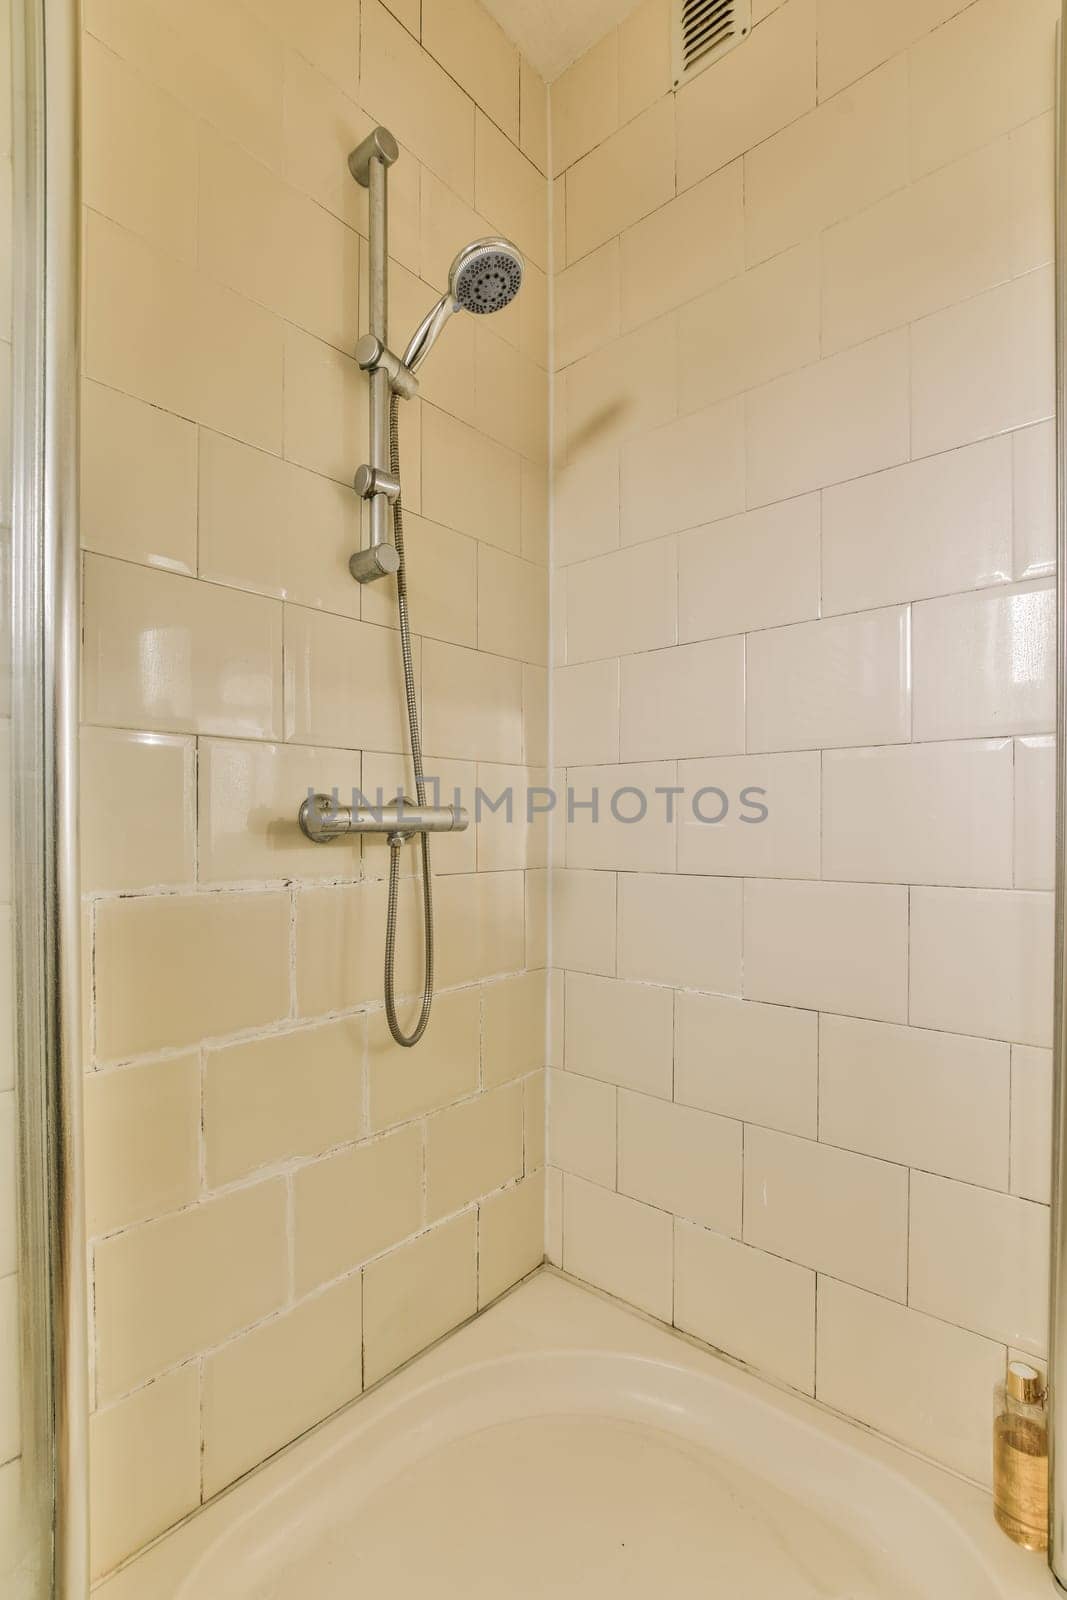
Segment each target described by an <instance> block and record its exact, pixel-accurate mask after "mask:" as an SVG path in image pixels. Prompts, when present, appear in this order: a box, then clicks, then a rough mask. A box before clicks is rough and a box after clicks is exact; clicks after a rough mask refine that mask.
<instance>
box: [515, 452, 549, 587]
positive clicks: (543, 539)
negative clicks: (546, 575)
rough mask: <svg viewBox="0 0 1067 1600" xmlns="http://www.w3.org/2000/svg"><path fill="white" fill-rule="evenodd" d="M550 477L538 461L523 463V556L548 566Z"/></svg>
mask: <svg viewBox="0 0 1067 1600" xmlns="http://www.w3.org/2000/svg"><path fill="white" fill-rule="evenodd" d="M548 497H549V474H548V471H547V469H546V468H545V467H543V466H542V465H541V464H540V463H539V462H536V461H524V462H523V463H522V487H521V496H520V498H521V508H522V509H521V519H520V520H521V524H522V554H523V556H524V557H525V559H526V560H527V561H538V562H540V564H541V565H542V566H543V567H547V566H548V533H549V498H548Z"/></svg>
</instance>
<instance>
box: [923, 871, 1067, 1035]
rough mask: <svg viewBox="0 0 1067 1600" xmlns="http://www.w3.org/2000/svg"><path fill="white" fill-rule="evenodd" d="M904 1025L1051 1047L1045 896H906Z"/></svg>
mask: <svg viewBox="0 0 1067 1600" xmlns="http://www.w3.org/2000/svg"><path fill="white" fill-rule="evenodd" d="M910 1020H911V1021H912V1023H914V1024H916V1025H917V1026H919V1027H927V1028H941V1029H946V1030H948V1031H950V1032H956V1033H968V1034H978V1035H979V1036H981V1037H983V1038H989V1039H1010V1040H1012V1041H1013V1042H1014V1043H1016V1044H1034V1045H1048V1044H1049V1043H1051V1034H1050V1029H1051V1024H1052V897H1051V895H1044V894H1006V893H1003V892H998V891H997V890H995V889H989V890H981V889H912V891H911V1011H910Z"/></svg>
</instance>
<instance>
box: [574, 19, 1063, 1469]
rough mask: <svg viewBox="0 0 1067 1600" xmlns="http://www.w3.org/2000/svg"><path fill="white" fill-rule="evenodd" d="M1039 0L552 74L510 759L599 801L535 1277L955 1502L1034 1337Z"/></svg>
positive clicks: (1043, 559) (813, 23)
mask: <svg viewBox="0 0 1067 1600" xmlns="http://www.w3.org/2000/svg"><path fill="white" fill-rule="evenodd" d="M1056 10H1057V7H1056V6H1055V4H1054V3H1052V0H974V3H972V4H962V3H961V0H908V3H906V4H898V5H888V4H886V3H885V0H818V3H816V0H785V3H783V4H781V5H774V4H773V3H771V4H768V3H766V0H764V3H762V4H760V3H759V0H757V4H756V6H755V8H754V17H755V21H756V25H755V27H754V30H753V32H752V34H751V36H750V37H749V38H748V39H747V40H746V41H745V42H744V43H743V44H742V45H741V46H740V47H739V48H738V49H736V50H735V51H734V52H733V53H731V54H730V55H729V56H727V57H726V58H724V59H723V60H722V61H721V62H719V63H718V64H716V65H714V66H713V67H712V68H711V69H710V70H708V71H706V72H705V73H703V74H702V75H700V76H698V77H696V78H695V79H693V80H692V81H691V82H690V83H688V84H686V85H685V86H684V87H683V88H681V89H680V91H679V92H677V93H676V94H675V93H673V92H672V91H671V79H670V60H669V45H668V38H669V35H668V5H667V3H666V0H645V3H644V4H642V5H640V6H639V7H638V9H637V10H636V11H635V12H634V13H633V14H632V16H631V17H630V18H629V19H628V20H627V21H625V23H624V24H623V25H622V26H620V27H619V28H618V29H617V30H615V31H614V32H612V33H610V34H609V35H608V36H607V37H606V38H604V39H603V40H602V41H601V42H600V43H599V44H598V45H596V46H595V48H593V49H592V50H591V51H590V52H589V53H588V54H587V55H586V56H585V57H583V58H582V60H580V61H579V62H578V63H577V64H576V65H575V66H574V67H573V68H571V69H570V70H569V71H568V72H567V74H566V75H565V76H564V77H563V78H562V79H561V80H560V81H559V82H558V83H557V84H555V85H554V86H553V89H552V117H553V124H552V126H553V151H554V167H555V172H556V174H557V175H558V176H557V177H556V182H555V218H556V223H555V227H556V232H555V252H556V264H557V271H558V276H557V278H556V317H555V331H556V342H555V360H556V374H557V376H556V391H555V393H556V417H557V438H556V452H557V455H556V460H557V473H556V513H555V533H554V548H553V556H554V566H555V568H557V569H558V572H557V576H556V577H555V579H554V584H555V587H554V595H553V611H554V618H555V629H554V631H555V635H556V642H555V661H556V663H557V665H556V669H555V673H554V696H555V699H554V705H555V711H554V751H553V756H554V763H555V766H556V768H557V769H559V774H560V776H561V777H565V778H566V779H567V780H569V782H570V784H571V785H572V786H573V787H574V789H575V798H576V800H578V801H579V802H580V801H583V800H588V798H589V791H590V789H591V788H592V786H594V785H598V786H599V788H600V790H601V808H602V821H601V823H600V825H599V826H594V825H592V823H591V822H590V817H589V812H588V811H586V810H579V811H576V812H575V820H574V822H573V824H572V825H571V826H569V827H567V828H566V829H561V831H560V843H559V847H558V860H559V862H560V865H559V869H558V870H557V871H556V872H555V875H554V880H553V882H554V886H553V899H554V915H553V927H554V955H553V966H554V968H556V969H558V974H557V979H555V980H554V988H553V1035H554V1037H555V1043H554V1047H553V1048H554V1067H553V1070H552V1071H551V1073H550V1094H549V1103H550V1111H549V1125H550V1164H551V1170H550V1179H551V1182H550V1185H549V1220H550V1226H549V1248H550V1251H551V1253H552V1255H553V1258H554V1259H556V1260H560V1261H562V1264H563V1266H564V1267H565V1268H566V1269H567V1270H568V1271H570V1272H572V1273H575V1274H576V1275H578V1276H579V1277H582V1278H585V1279H587V1280H588V1281H590V1282H592V1283H594V1284H597V1285H599V1286H601V1287H603V1288H604V1289H607V1290H609V1291H611V1292H612V1293H614V1294H617V1295H620V1296H622V1297H623V1298H624V1299H627V1300H630V1301H632V1302H633V1303H635V1304H636V1305H638V1306H641V1307H642V1308H644V1309H645V1310H647V1311H649V1312H651V1313H653V1314H654V1315H655V1316H657V1317H661V1318H663V1319H664V1320H665V1321H667V1322H670V1321H672V1320H673V1322H674V1323H675V1324H676V1325H677V1326H678V1327H680V1328H683V1329H685V1330H687V1331H688V1332H690V1333H693V1334H695V1335H697V1336H699V1337H700V1338H701V1339H704V1340H706V1341H708V1342H710V1343H711V1344H713V1345H715V1346H717V1347H720V1348H722V1349H724V1350H726V1351H728V1352H729V1353H730V1354H731V1355H733V1356H735V1357H737V1358H739V1359H741V1360H743V1361H745V1362H748V1363H750V1364H751V1365H753V1366H754V1367H755V1368H757V1369H758V1370H760V1371H762V1372H764V1373H767V1374H770V1375H772V1376H773V1377H774V1378H776V1379H779V1380H782V1381H784V1382H785V1383H787V1384H790V1385H792V1386H794V1387H795V1388H797V1389H799V1390H802V1391H804V1392H806V1393H809V1394H814V1395H817V1396H818V1397H819V1398H820V1399H821V1400H823V1401H825V1402H826V1403H827V1404H828V1405H830V1406H832V1407H834V1408H836V1409H838V1410H840V1411H843V1412H845V1413H848V1414H850V1415H851V1416H853V1417H857V1418H859V1419H861V1420H862V1421H864V1422H866V1423H868V1424H870V1425H872V1426H873V1427H875V1428H876V1429H880V1430H882V1431H884V1432H885V1433H887V1434H890V1435H892V1436H894V1437H896V1438H898V1439H901V1440H903V1441H905V1442H906V1443H908V1444H909V1445H912V1446H915V1447H917V1448H918V1449H920V1450H922V1451H924V1452H926V1453H928V1454H930V1455H932V1456H934V1457H936V1458H938V1459H940V1460H942V1461H944V1462H946V1463H948V1464H950V1465H951V1466H953V1467H955V1468H957V1469H959V1470H960V1471H962V1472H964V1473H966V1474H969V1475H971V1476H973V1477H975V1478H978V1479H985V1478H987V1477H988V1473H989V1445H988V1439H989V1415H990V1404H991V1393H992V1388H993V1385H994V1382H995V1380H996V1379H997V1377H998V1375H999V1374H1000V1373H1001V1371H1002V1368H1003V1363H1004V1358H1005V1350H1006V1349H1007V1348H1016V1349H1019V1350H1022V1351H1025V1352H1027V1353H1029V1354H1031V1355H1035V1356H1040V1355H1041V1354H1042V1353H1043V1351H1044V1347H1045V1319H1046V1251H1047V1235H1048V1210H1047V1201H1048V1164H1049V1083H1050V1053H1049V1048H1048V1047H1049V1043H1050V1021H1051V997H1052V896H1051V893H1050V889H1051V883H1052V876H1051V875H1052V740H1051V738H1050V734H1051V731H1052V726H1053V710H1054V664H1055V637H1054V634H1055V629H1054V614H1053V598H1054V595H1053V576H1052V575H1053V563H1054V527H1053V522H1054V518H1053V484H1052V445H1053V430H1052V424H1051V421H1050V418H1051V415H1052V407H1053V322H1052V272H1051V267H1050V262H1051V258H1052V220H1053V176H1052V152H1053V128H1052V117H1051V107H1052V103H1053V61H1054V26H1055V17H1056ZM622 786H633V787H634V788H636V789H638V790H641V791H644V792H645V794H646V795H648V796H649V799H650V813H649V819H648V820H646V821H645V822H644V823H642V824H639V825H630V826H627V825H623V824H621V823H617V822H612V821H611V820H610V813H609V801H610V797H611V795H612V793H613V792H614V791H615V790H617V789H619V788H620V787H622ZM671 786H678V787H680V788H681V789H682V790H683V791H684V793H683V794H682V796H681V797H680V798H677V799H676V803H677V820H676V821H675V822H673V823H667V822H666V821H663V820H653V818H654V817H655V818H658V819H662V818H663V816H664V812H665V805H666V797H659V798H657V797H656V796H655V795H654V793H653V791H655V790H656V789H657V788H659V789H666V788H669V787H671ZM749 787H751V788H757V789H760V790H763V791H765V795H764V797H763V799H762V804H763V805H765V806H766V808H767V813H768V814H767V817H766V820H765V821H763V822H756V821H753V820H752V818H753V816H755V815H756V814H757V813H756V812H755V810H754V809H753V808H752V807H751V806H750V807H748V808H746V807H745V806H743V805H742V804H741V798H742V791H743V790H745V789H746V788H749ZM702 788H714V789H718V790H721V791H722V793H723V796H725V797H726V798H727V799H728V802H729V811H728V812H727V814H726V816H725V819H724V820H723V821H722V822H720V823H719V824H718V825H715V826H712V825H705V824H701V823H698V822H696V821H695V820H694V818H693V812H692V808H691V796H692V794H693V792H694V791H696V790H699V789H702ZM756 798H757V799H759V797H758V796H757V797H756ZM750 799H751V797H750ZM639 804H640V802H639V800H637V799H636V798H635V797H634V796H633V795H630V796H628V797H626V798H624V800H623V801H622V804H621V806H620V810H622V811H624V812H625V814H627V815H633V814H634V813H635V811H636V809H637V807H638V806H639ZM700 804H701V810H702V812H703V814H704V815H705V816H711V817H715V816H717V815H719V814H720V811H721V808H722V804H723V802H722V799H721V798H719V797H717V796H705V797H704V798H703V800H702V801H701V802H700ZM603 818H607V820H606V821H605V820H603ZM746 819H747V820H746Z"/></svg>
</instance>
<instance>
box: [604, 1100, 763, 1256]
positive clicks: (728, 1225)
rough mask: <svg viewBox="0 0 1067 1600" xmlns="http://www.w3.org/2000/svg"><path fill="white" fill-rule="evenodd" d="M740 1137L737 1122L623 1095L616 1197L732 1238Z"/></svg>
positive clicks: (737, 1211)
mask: <svg viewBox="0 0 1067 1600" xmlns="http://www.w3.org/2000/svg"><path fill="white" fill-rule="evenodd" d="M743 1131H744V1130H743V1129H742V1126H741V1124H740V1123H739V1122H728V1121H726V1119H725V1118H723V1117H715V1116H711V1115H709V1113H708V1112H706V1111H696V1110H693V1109H692V1108H691V1107H689V1106H679V1105H671V1104H670V1103H669V1102H667V1101H664V1100H654V1099H650V1098H649V1097H648V1096H647V1095H642V1094H632V1093H631V1092H630V1091H628V1090H623V1091H621V1092H620V1094H619V1178H618V1184H619V1193H620V1194H628V1195H630V1196H631V1197H632V1198H633V1199H635V1200H643V1201H645V1202H646V1203H647V1204H648V1205H653V1206H656V1207H658V1209H659V1210H661V1211H669V1212H671V1214H672V1215H673V1216H676V1217H684V1218H686V1219H687V1220H688V1221H690V1222H699V1223H702V1224H703V1225H704V1226H705V1227H708V1228H714V1229H715V1230H716V1231H717V1232H718V1233H728V1234H734V1235H737V1234H739V1233H740V1232H741V1168H742V1134H743Z"/></svg>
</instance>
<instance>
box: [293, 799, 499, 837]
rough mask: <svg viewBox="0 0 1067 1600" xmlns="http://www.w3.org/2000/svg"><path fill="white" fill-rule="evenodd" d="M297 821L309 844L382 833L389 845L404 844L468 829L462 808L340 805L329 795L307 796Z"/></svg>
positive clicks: (410, 804)
mask: <svg viewBox="0 0 1067 1600" xmlns="http://www.w3.org/2000/svg"><path fill="white" fill-rule="evenodd" d="M298 821H299V823H300V827H301V830H302V831H303V833H304V834H305V835H306V836H307V838H309V839H310V840H311V842H312V844H329V843H330V842H331V841H332V840H334V839H343V838H345V837H346V836H347V835H348V834H350V833H356V834H359V833H384V834H386V835H388V838H389V842H390V844H393V843H401V844H403V843H406V841H407V840H408V839H414V838H415V837H416V835H417V834H420V833H465V832H466V830H467V828H468V827H469V826H470V818H469V817H468V815H467V812H466V810H465V809H464V807H463V806H420V805H416V804H415V802H414V801H413V800H407V799H403V800H391V801H389V803H388V804H387V805H381V806H366V805H364V806H342V805H338V803H337V798H336V796H335V795H329V794H315V795H308V797H307V799H306V800H305V801H304V803H303V805H302V806H301V807H300V813H299V817H298Z"/></svg>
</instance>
